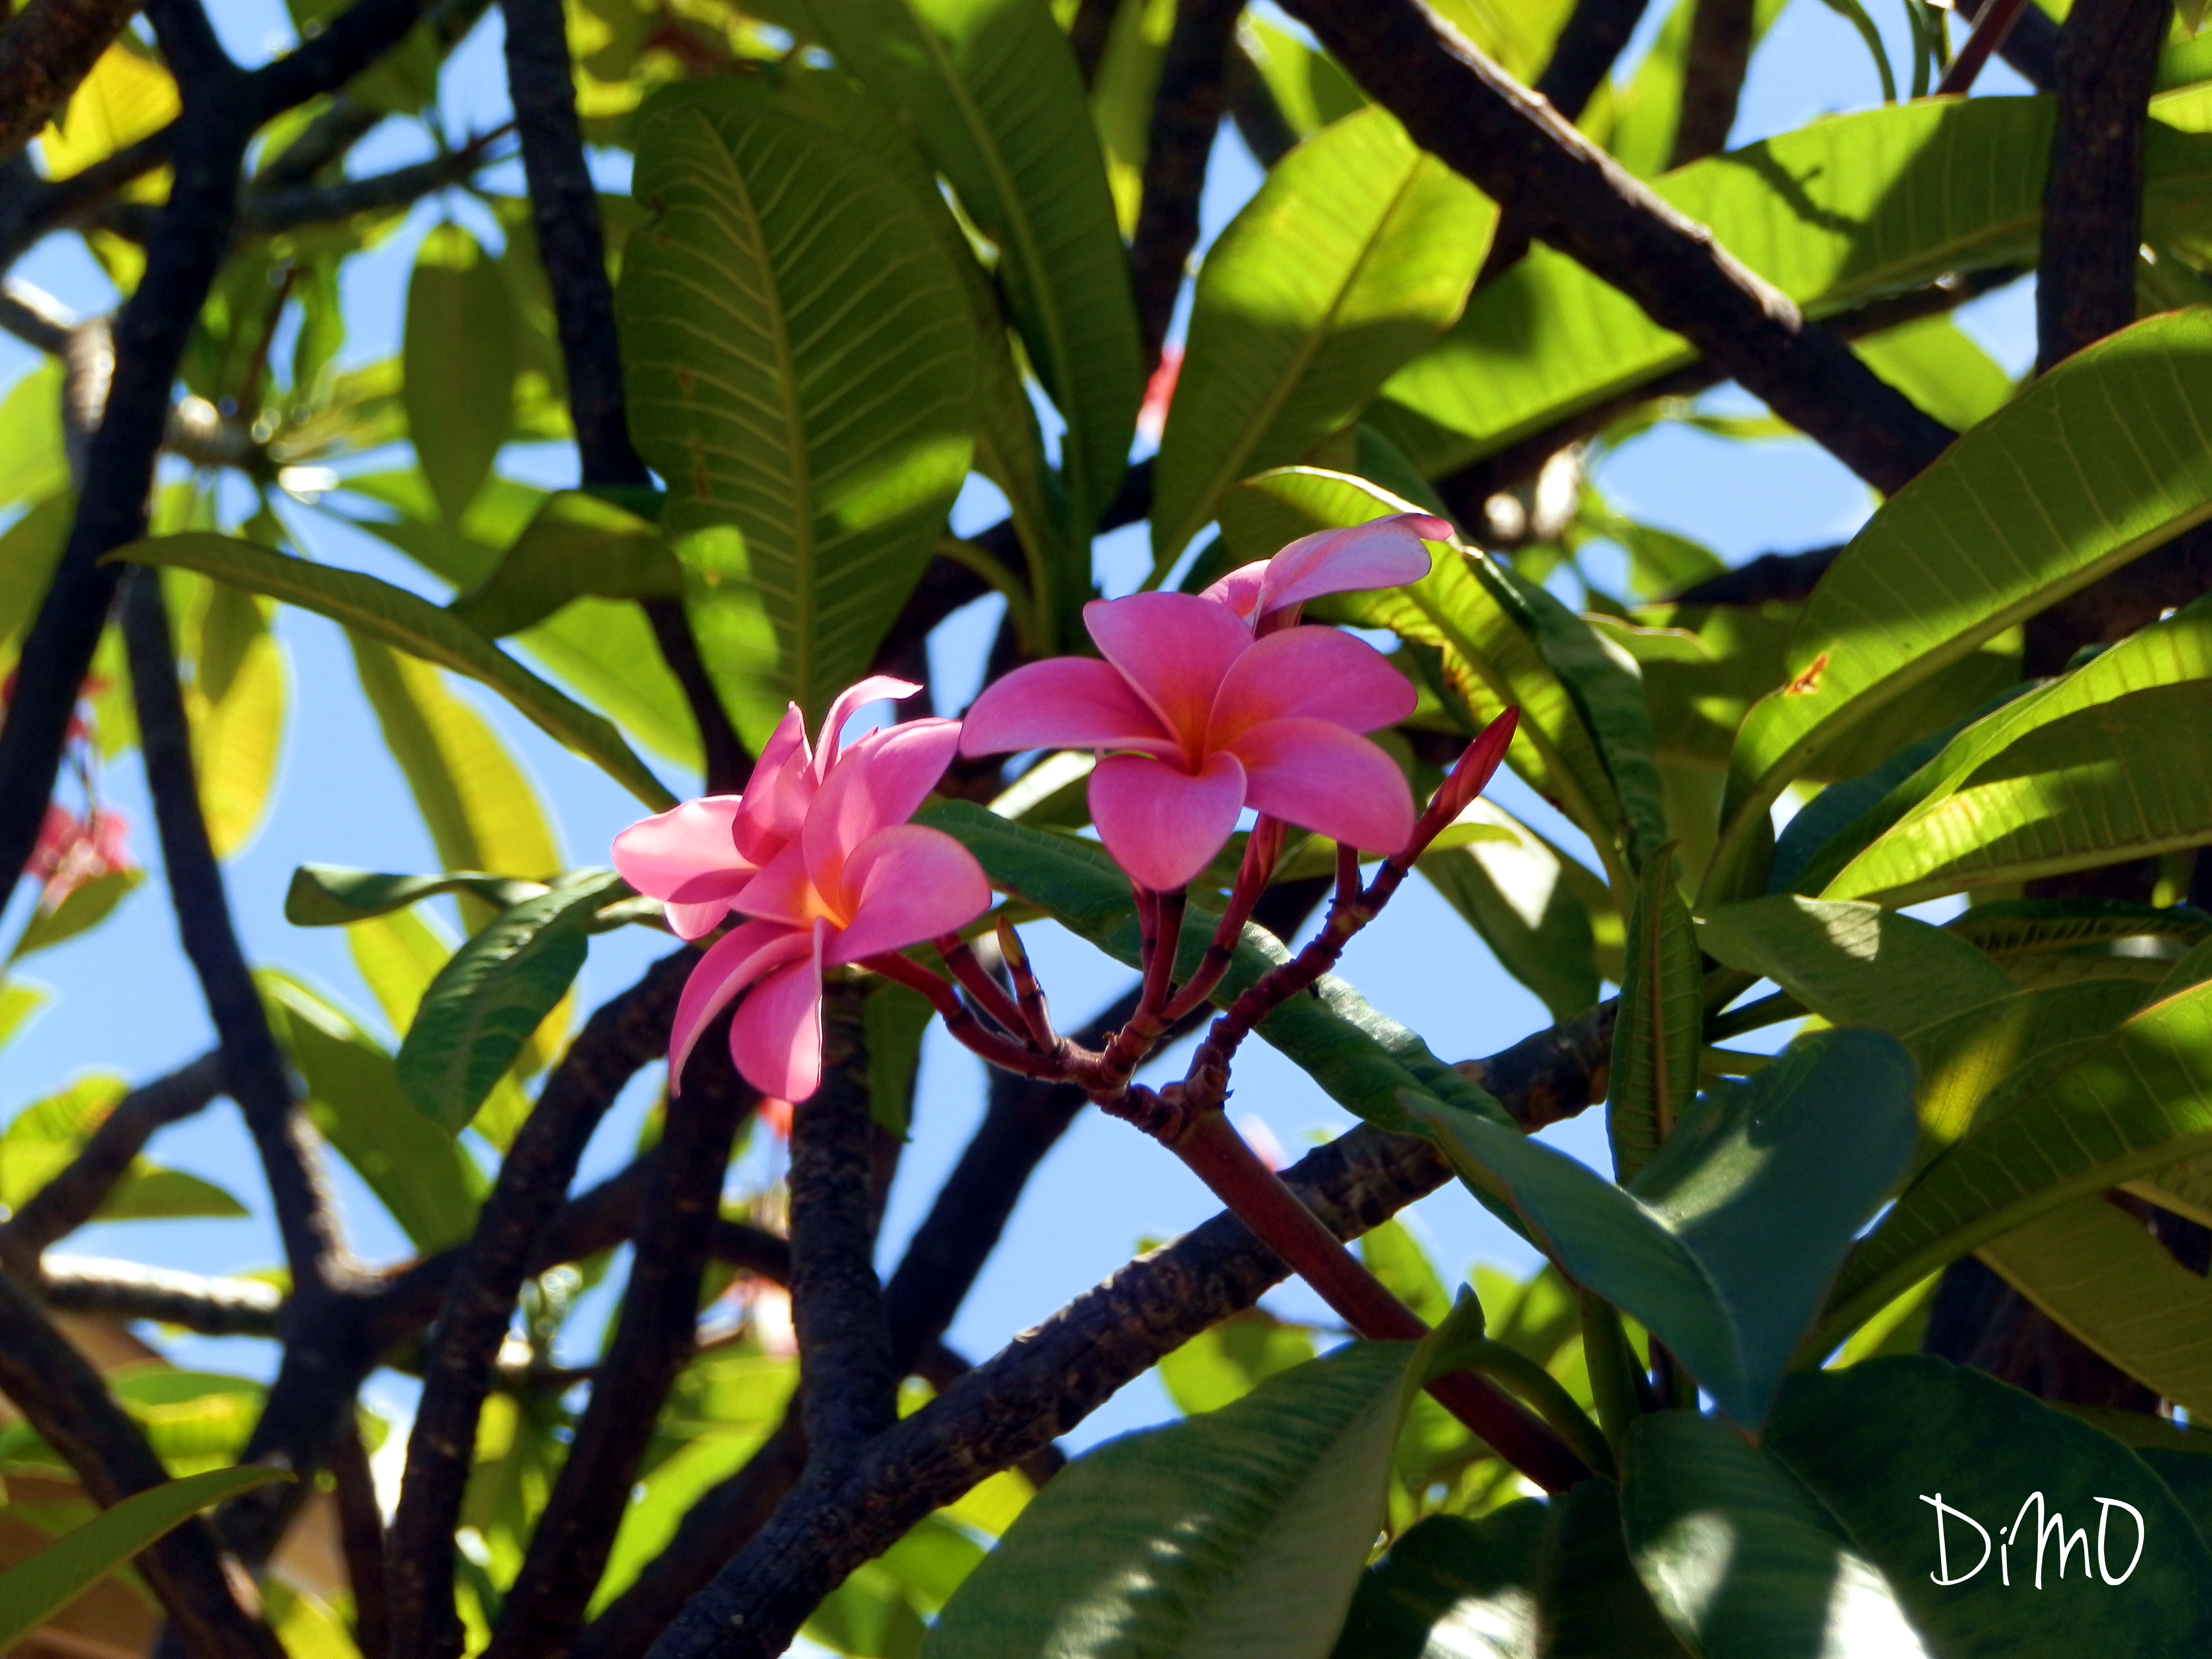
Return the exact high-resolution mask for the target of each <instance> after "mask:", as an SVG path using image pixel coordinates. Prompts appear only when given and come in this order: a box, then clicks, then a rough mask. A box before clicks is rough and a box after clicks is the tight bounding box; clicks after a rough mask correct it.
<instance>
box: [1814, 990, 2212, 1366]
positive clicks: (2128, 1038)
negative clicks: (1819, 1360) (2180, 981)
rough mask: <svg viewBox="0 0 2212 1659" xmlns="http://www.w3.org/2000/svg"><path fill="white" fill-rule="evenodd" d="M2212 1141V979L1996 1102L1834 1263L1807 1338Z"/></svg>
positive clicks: (1843, 1330) (1827, 1332) (1840, 1329)
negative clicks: (1821, 1311) (2074, 1202)
mask: <svg viewBox="0 0 2212 1659" xmlns="http://www.w3.org/2000/svg"><path fill="white" fill-rule="evenodd" d="M2208 1150H2212V986H2203V985H2199V986H2196V987H2191V988H2190V989H2189V990H2186V991H2184V992H2182V993H2181V994H2179V995H2178V996H2172V997H2168V998H2166V999H2165V1000H2163V1001H2160V1002H2154V1003H2153V1004H2152V1005H2151V1006H2149V1007H2148V1008H2146V1009H2144V1010H2143V1011H2142V1012H2141V1013H2139V1014H2137V1015H2136V1017H2135V1018H2132V1019H2130V1020H2129V1021H2128V1022H2127V1024H2124V1025H2123V1026H2121V1027H2120V1028H2119V1029H2118V1030H2116V1031H2114V1032H2113V1033H2112V1035H2111V1036H2108V1037H2106V1038H2103V1039H2102V1040H2100V1041H2099V1042H2095V1043H2093V1044H2092V1045H2090V1046H2089V1047H2088V1048H2087V1050H2086V1051H2084V1052H2082V1053H2081V1054H2080V1055H2079V1056H2078V1057H2077V1058H2075V1059H2074V1060H2072V1062H2071V1063H2070V1064H2068V1065H2065V1066H2061V1067H2059V1068H2058V1069H2057V1071H2056V1072H2055V1073H2051V1074H2050V1075H2047V1076H2045V1077H2043V1078H2042V1079H2039V1081H2038V1082H2037V1083H2036V1085H2035V1086H2033V1088H2030V1089H2027V1090H2026V1091H2023V1092H2022V1093H2021V1094H2020V1095H2019V1096H2018V1097H2015V1098H2013V1099H2011V1100H2010V1101H2008V1103H2006V1104H2005V1105H2004V1107H2003V1108H2002V1109H2001V1110H1996V1111H1993V1112H1990V1113H1988V1114H1986V1115H1984V1116H1983V1117H1982V1118H1981V1119H1980V1120H1978V1121H1977V1122H1976V1123H1975V1125H1974V1127H1973V1128H1972V1130H1970V1131H1969V1132H1968V1133H1967V1134H1966V1136H1965V1138H1964V1139H1960V1141H1959V1142H1958V1143H1957V1144H1956V1145H1955V1146H1953V1147H1952V1148H1951V1149H1950V1150H1949V1151H1948V1152H1945V1153H1944V1154H1943V1155H1942V1157H1940V1158H1936V1160H1935V1161H1934V1162H1932V1163H1930V1164H1929V1165H1928V1167H1927V1168H1926V1169H1924V1170H1922V1171H1921V1172H1920V1173H1919V1175H1918V1176H1916V1177H1915V1178H1914V1180H1913V1181H1912V1182H1911V1185H1909V1186H1908V1187H1906V1188H1905V1191H1904V1192H1903V1193H1902V1194H1899V1198H1898V1200H1897V1203H1896V1204H1895V1206H1893V1207H1892V1209H1891V1210H1890V1212H1889V1213H1888V1214H1887V1216H1885V1217H1884V1218H1882V1222H1881V1225H1880V1226H1879V1227H1876V1228H1875V1230H1874V1231H1873V1232H1872V1233H1870V1234H1869V1236H1868V1237H1866V1238H1865V1240H1863V1242H1862V1243H1860V1244H1859V1246H1858V1247H1857V1249H1855V1250H1853V1251H1852V1253H1851V1256H1850V1260H1849V1261H1846V1262H1845V1263H1844V1269H1843V1272H1842V1273H1841V1274H1839V1275H1838V1279H1837V1283H1836V1289H1835V1292H1834V1294H1833V1296H1832V1297H1831V1298H1830V1300H1829V1305H1828V1310H1827V1312H1826V1315H1825V1316H1824V1317H1823V1318H1822V1321H1821V1323H1820V1328H1819V1329H1818V1330H1817V1331H1816V1332H1815V1333H1814V1336H1813V1338H1812V1339H1810V1340H1809V1341H1808V1347H1811V1348H1817V1349H1820V1351H1822V1352H1825V1350H1826V1346H1833V1345H1834V1343H1835V1342H1836V1341H1839V1340H1842V1338H1843V1337H1844V1335H1845V1334H1848V1333H1849V1332H1850V1330H1851V1328H1853V1327H1854V1326H1855V1325H1857V1323H1858V1322H1859V1321H1860V1320H1861V1319H1863V1318H1865V1317H1866V1316H1869V1315H1870V1314H1871V1313H1873V1312H1874V1311H1875V1309H1877V1308H1880V1307H1881V1305H1882V1304H1884V1303H1886V1302H1887V1301H1889V1300H1890V1299H1891V1297H1894V1296H1896V1295H1898V1294H1899V1292H1900V1291H1903V1290H1904V1289H1905V1287H1906V1286H1907V1285H1911V1284H1913V1283H1915V1282H1917V1280H1919V1279H1923V1278H1924V1277H1926V1276H1927V1275H1928V1274H1929V1273H1933V1272H1935V1271H1936V1268H1938V1267H1942V1266H1943V1265H1944V1264H1945V1263H1947V1262H1949V1261H1956V1260H1957V1259H1958V1258H1959V1257H1960V1256H1962V1255H1965V1254H1966V1252H1967V1251H1969V1250H1971V1249H1976V1248H1978V1246H1980V1245H1982V1244H1984V1243H1987V1242H1988V1241H1990V1239H1993V1238H1996V1237H2001V1236H2002V1235H2003V1234H2005V1233H2008V1232H2010V1231H2012V1230H2013V1229H2014V1228H2015V1227H2017V1226H2020V1225H2023V1224H2024V1223H2026V1222H2027V1221H2030V1220H2032V1219H2033V1218H2035V1217H2036V1216H2037V1215H2039V1214H2040V1213H2042V1212H2044V1211H2045V1210H2050V1209H2055V1208H2056V1207H2057V1206H2059V1205H2061V1204H2063V1203H2065V1202H2066V1201H2067V1200H2069V1199H2073V1198H2079V1197H2082V1196H2084V1195H2086V1194H2090V1193H2094V1192H2101V1191H2103V1190H2104V1189H2105V1188H2108V1187H2116V1186H2118V1185H2119V1184H2120V1183H2121V1182H2125V1181H2129V1180H2132V1179H2134V1178H2135V1177H2136V1176H2144V1175H2148V1174H2149V1173H2150V1172H2151V1171H2152V1170H2156V1169H2158V1168H2159V1167H2160V1166H2161V1165H2163V1164H2173V1163H2177V1162H2179V1160H2180V1159H2182V1158H2188V1157H2190V1156H2191V1155H2192V1154H2194V1153H2197V1152H2205V1151H2208Z"/></svg>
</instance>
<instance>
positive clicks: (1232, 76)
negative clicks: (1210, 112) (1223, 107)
mask: <svg viewBox="0 0 2212 1659" xmlns="http://www.w3.org/2000/svg"><path fill="white" fill-rule="evenodd" d="M1221 77H1222V78H1221V88H1222V96H1223V98H1224V99H1225V100H1226V102H1227V105H1228V109H1229V119H1230V122H1231V125H1234V126H1235V127H1236V129H1237V137H1240V138H1242V139H1243V141H1244V148H1245V149H1249V150H1250V151H1251V152H1252V159H1253V160H1254V161H1257V162H1259V164H1260V165H1261V167H1273V166H1274V165H1275V163H1276V162H1278V161H1281V160H1282V159H1283V157H1285V155H1289V154H1290V153H1291V150H1292V149H1295V148H1296V147H1297V142H1298V135H1297V130H1296V129H1295V128H1293V127H1292V126H1291V123H1290V118H1289V117H1287V116H1285V114H1284V113H1283V106H1281V105H1280V104H1279V103H1277V102H1276V101H1275V94H1273V92H1272V91H1271V90H1269V88H1268V86H1267V76H1264V75H1262V74H1261V73H1260V66H1259V65H1258V64H1255V63H1254V62H1253V61H1252V54H1251V53H1250V52H1247V51H1245V50H1244V43H1243V41H1242V40H1233V41H1231V43H1230V47H1229V57H1228V59H1227V61H1226V62H1225V64H1223V65H1222V70H1221Z"/></svg>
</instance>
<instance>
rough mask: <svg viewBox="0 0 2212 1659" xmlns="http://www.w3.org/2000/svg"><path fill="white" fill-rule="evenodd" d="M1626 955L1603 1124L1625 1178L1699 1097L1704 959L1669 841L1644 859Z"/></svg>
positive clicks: (1630, 1177)
mask: <svg viewBox="0 0 2212 1659" xmlns="http://www.w3.org/2000/svg"><path fill="white" fill-rule="evenodd" d="M1624 957H1625V960H1626V966H1625V967H1624V969H1622V974H1623V977H1622V979H1621V981H1620V1012H1619V1013H1618V1014H1617V1015H1616V1016H1615V1017H1614V1020H1613V1065H1612V1067H1611V1069H1610V1071H1609V1072H1608V1073H1607V1076H1608V1078H1609V1079H1611V1080H1610V1082H1609V1083H1608V1084H1607V1096H1606V1120H1605V1127H1606V1134H1607V1139H1609V1140H1610V1141H1611V1143H1612V1146H1613V1173H1614V1175H1615V1176H1617V1177H1618V1178H1619V1179H1620V1181H1621V1182H1624V1183H1626V1182H1632V1181H1634V1180H1635V1179H1636V1177H1637V1176H1638V1174H1639V1173H1641V1172H1642V1170H1644V1166H1645V1165H1647V1164H1650V1162H1651V1160H1652V1158H1654V1157H1655V1156H1656V1155H1657V1153H1658V1151H1659V1148H1660V1147H1661V1146H1662V1145H1663V1144H1664V1143H1665V1141H1666V1139H1667V1137H1668V1135H1669V1134H1671V1133H1674V1126H1675V1125H1676V1124H1677V1123H1680V1121H1682V1119H1683V1117H1684V1116H1685V1115H1686V1114H1687V1113H1688V1111H1689V1109H1690V1104H1691V1103H1692V1101H1693V1100H1695V1099H1696V1098H1697V1093H1698V1055H1699V1053H1700V1052H1701V1051H1702V1050H1703V1048H1704V1047H1705V965H1704V960H1703V958H1702V957H1701V956H1700V955H1699V950H1698V935H1697V933H1696V931H1695V930H1694V929H1693V928H1692V927H1691V925H1690V908H1689V906H1688V905H1686V904H1685V903H1684V902H1682V894H1681V890H1680V888H1679V887H1678V886H1677V885H1676V884H1675V878H1674V843H1673V842H1668V843H1667V844H1666V845H1665V846H1663V847H1661V848H1658V850H1656V852H1654V853H1653V854H1651V856H1650V858H1649V859H1648V860H1645V861H1644V869H1643V872H1642V874H1641V875H1640V876H1639V878H1638V881H1637V884H1636V908H1634V910H1632V912H1631V913H1630V915H1629V919H1628V945H1627V949H1626V951H1625V952H1624Z"/></svg>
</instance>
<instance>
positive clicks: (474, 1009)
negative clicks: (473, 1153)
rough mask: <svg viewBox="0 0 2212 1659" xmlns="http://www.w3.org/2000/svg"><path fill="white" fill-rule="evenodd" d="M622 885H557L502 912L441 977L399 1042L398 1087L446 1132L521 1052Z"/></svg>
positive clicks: (604, 881)
mask: <svg viewBox="0 0 2212 1659" xmlns="http://www.w3.org/2000/svg"><path fill="white" fill-rule="evenodd" d="M621 887H622V881H621V878H619V877H618V876H617V875H616V874H615V873H614V872H612V871H586V872H581V873H579V874H574V875H570V876H567V877H564V878H562V882H561V884H559V885H558V886H556V887H555V888H553V889H552V890H550V891H549V892H545V893H541V894H539V895H538V896H537V897H535V898H528V899H525V900H523V901H522V902H520V904H517V905H514V906H512V907H511V908H508V909H507V910H505V911H502V912H501V914H500V915H499V916H498V917H497V918H496V919H495V920H494V921H491V922H490V923H489V924H488V925H487V926H486V927H483V928H482V929H480V930H479V931H478V932H477V933H475V934H473V935H472V936H471V938H470V939H469V940H468V941H467V942H466V943H465V944H464V945H462V946H461V948H460V949H459V950H458V951H455V952H454V953H453V959H452V960H451V961H449V962H448V963H447V964H446V965H445V966H444V967H443V968H441V969H439V970H438V976H437V977H436V978H435V979H434V980H432V981H430V988H429V990H428V992H426V993H425V994H423V998H422V1007H421V1009H420V1010H419V1011H418V1012H416V1016H415V1023H414V1024H413V1025H411V1026H410V1027H409V1028H408V1030H407V1040H406V1041H405V1042H404V1043H402V1044H401V1045H400V1048H399V1057H398V1075H399V1085H400V1087H401V1088H402V1089H404V1091H406V1094H407V1097H408V1099H410V1101H412V1102H413V1103H415V1105H416V1108H417V1109H419V1110H421V1111H422V1114H423V1115H425V1116H427V1117H428V1118H429V1120H430V1121H432V1122H434V1123H436V1124H438V1125H439V1126H441V1127H443V1128H444V1129H445V1130H446V1131H447V1133H450V1134H459V1133H460V1132H461V1131H462V1130H463V1129H465V1128H466V1127H468V1126H469V1121H470V1120H471V1118H473V1117H475V1116H476V1115H477V1108H478V1107H480V1106H482V1105H483V1103H484V1098H485V1097H486V1096H488V1095H489V1094H490V1093H491V1091H492V1085H495V1084H496V1083H497V1082H498V1081H499V1079H500V1078H501V1076H502V1075H503V1074H504V1073H506V1071H507V1067H508V1066H511V1065H513V1063H514V1060H515V1057H516V1056H517V1055H518V1054H520V1053H521V1052H522V1045H523V1044H524V1043H526V1042H528V1041H529V1040H530V1036H531V1033H532V1032H533V1031H535V1030H537V1029H538V1024H539V1023H540V1022H541V1021H542V1020H544V1018H545V1016H546V1015H547V1014H549V1013H550V1012H552V1011H553V1006H554V1005H555V1004H556V1003H557V1002H559V1001H560V1000H561V999H562V996H564V995H565V994H567V993H568V987H569V984H570V982H571V981H574V979H575V977H576V975H577V974H578V973H579V972H580V971H581V969H582V968H583V966H584V955H585V951H586V927H585V924H586V922H588V921H589V920H590V919H591V916H592V913H593V912H594V911H596V910H597V909H598V908H599V907H600V906H601V905H603V904H605V902H607V899H608V896H609V895H611V894H612V893H614V892H615V891H616V890H618V889H620V888H621Z"/></svg>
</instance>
